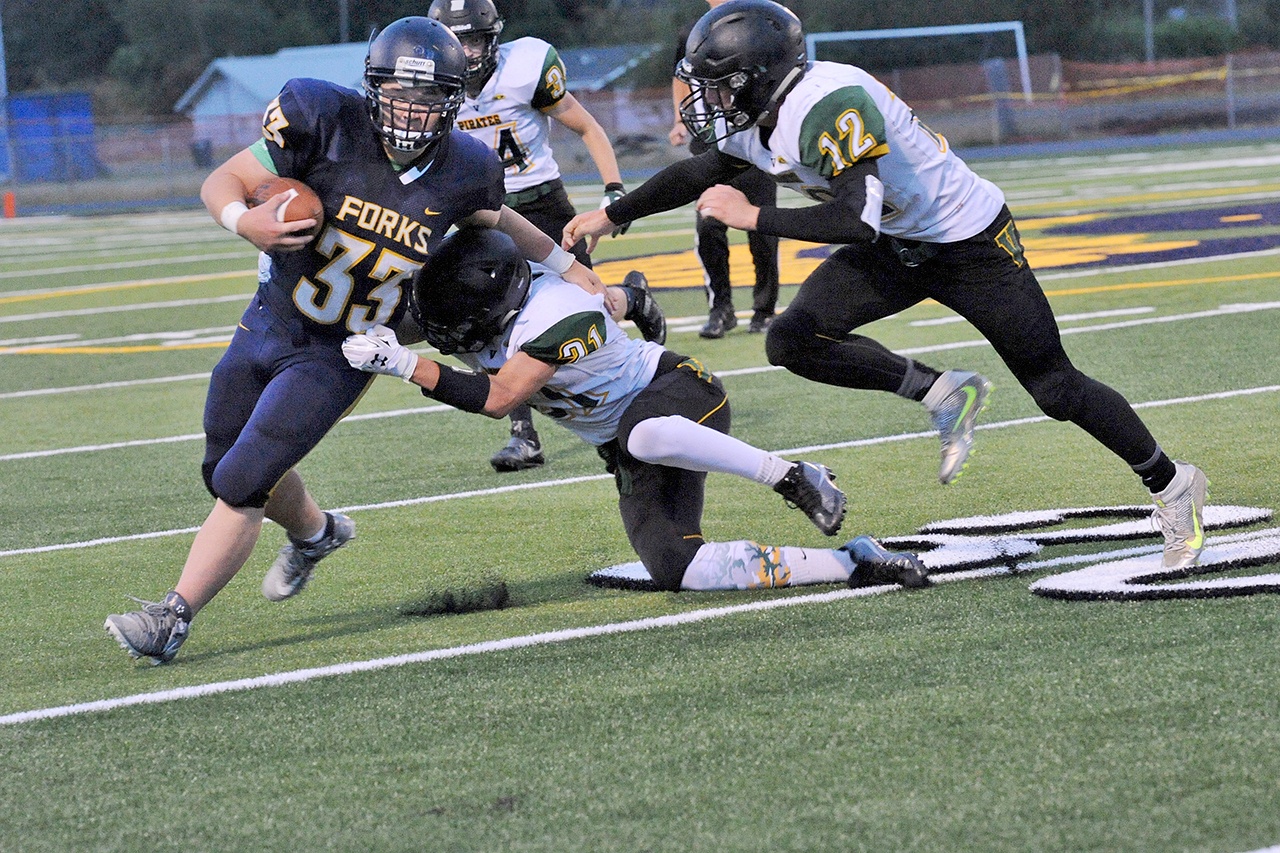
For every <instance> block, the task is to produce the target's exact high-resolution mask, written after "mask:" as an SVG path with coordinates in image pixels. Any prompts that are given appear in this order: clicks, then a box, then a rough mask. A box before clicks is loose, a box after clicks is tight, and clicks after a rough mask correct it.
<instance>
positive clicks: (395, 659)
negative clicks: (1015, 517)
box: [0, 586, 898, 726]
mask: <svg viewBox="0 0 1280 853" xmlns="http://www.w3.org/2000/svg"><path fill="white" fill-rule="evenodd" d="M896 589H898V587H897V586H874V587H860V588H858V589H840V590H835V591H832V592H822V593H814V594H812V595H799V596H792V597H788V598H771V599H767V600H763V601H751V602H747V603H745V604H735V605H732V606H728V607H713V608H708V609H706V610H692V611H689V612H688V613H674V614H671V615H669V616H652V617H649V618H647V619H636V620H633V621H630V622H614V623H611V624H605V625H592V626H589V627H585V628H566V629H563V630H560V631H547V632H545V633H541V634H527V635H525V636H522V637H508V638H506V639H502V640H488V641H486V642H483V643H473V644H471V645H466V646H453V647H451V648H445V649H432V650H430V651H425V652H414V653H412V654H403V655H393V656H391V657H384V658H375V659H373V660H365V661H351V662H347V663H338V664H332V665H330V666H320V667H313V668H310V669H298V670H294V671H292V672H280V673H274V674H272V675H260V676H257V677H255V678H238V679H235V680H233V681H217V682H214V683H212V684H199V685H194V686H191V687H178V688H174V689H172V690H157V691H155V692H152V693H136V694H134V695H132V696H120V697H117V698H115V699H100V700H98V701H95V702H79V703H76V704H74V705H62V706H59V707H55V708H41V709H38V710H35V711H22V712H19V713H16V714H6V715H5V716H0V726H11V725H15V724H18V723H31V722H36V721H38V720H51V719H54V718H56V717H68V716H73V715H76V714H92V713H98V712H101V711H114V710H116V709H117V708H128V707H130V706H134V705H156V704H160V703H163V702H174V701H177V700H179V699H195V698H199V697H202V696H214V695H217V694H219V693H236V692H241V691H245V690H257V689H259V688H262V687H280V686H283V685H286V684H300V683H302V682H306V681H314V680H315V679H317V678H330V677H332V676H337V675H351V674H353V673H357V672H372V671H374V670H379V669H389V668H392V667H399V666H408V665H411V664H418V663H430V662H432V661H438V660H448V659H451V658H459V657H467V656H470V655H479V654H486V653H489V652H506V651H511V650H513V649H527V648H530V647H533V646H545V645H550V644H552V643H563V642H567V641H570V640H580V639H585V638H587V637H603V636H608V635H611V634H630V633H634V632H636V631H648V630H651V629H654V628H670V627H674V626H677V625H689V624H692V623H695V622H705V621H707V620H709V619H719V618H722V617H724V616H731V615H734V614H737V613H749V612H758V611H762V610H775V609H777V608H780V607H796V606H799V605H806V604H825V603H828V602H832V601H840V600H842V599H846V598H858V597H862V596H868V595H876V594H879V593H883V592H890V591H893V590H896Z"/></svg>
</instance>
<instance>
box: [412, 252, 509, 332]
mask: <svg viewBox="0 0 1280 853" xmlns="http://www.w3.org/2000/svg"><path fill="white" fill-rule="evenodd" d="M529 282H530V272H529V262H528V261H526V260H525V259H524V256H523V255H521V254H520V250H519V249H517V248H516V244H515V241H514V240H512V239H511V238H510V237H508V236H507V235H506V234H504V233H503V232H501V231H495V230H493V229H492V228H463V229H461V230H459V231H455V232H454V233H452V234H450V235H449V236H448V237H445V238H444V240H442V241H441V242H440V245H439V246H437V247H436V250H435V251H434V252H432V253H431V255H430V256H429V257H428V258H427V262H426V263H425V264H424V265H423V266H422V269H420V270H418V274H417V275H416V276H415V277H414V280H413V296H414V307H415V317H416V319H417V320H418V323H419V325H421V326H422V328H423V330H424V331H425V332H426V333H427V341H428V342H429V343H430V344H431V345H432V346H433V347H435V348H436V349H438V350H440V352H442V353H444V354H445V355H450V354H452V353H455V352H478V351H479V350H480V349H481V348H483V347H484V345H485V344H487V343H489V342H490V341H491V340H493V339H494V338H495V337H497V336H498V335H499V334H501V333H502V330H503V329H505V328H506V327H507V324H508V323H510V322H511V321H512V320H513V319H514V318H515V316H516V314H518V313H520V308H521V307H522V306H523V305H524V301H525V298H526V297H528V295H529Z"/></svg>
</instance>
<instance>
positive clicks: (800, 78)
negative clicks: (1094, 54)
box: [564, 0, 1207, 570]
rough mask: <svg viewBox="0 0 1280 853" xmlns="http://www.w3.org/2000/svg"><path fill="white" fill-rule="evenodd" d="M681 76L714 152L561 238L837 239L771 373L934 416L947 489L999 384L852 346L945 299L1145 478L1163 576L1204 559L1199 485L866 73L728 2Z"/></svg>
mask: <svg viewBox="0 0 1280 853" xmlns="http://www.w3.org/2000/svg"><path fill="white" fill-rule="evenodd" d="M676 74H677V76H678V77H680V78H681V79H683V80H685V81H686V82H687V83H688V84H689V88H690V94H689V96H688V97H687V98H686V99H685V101H684V102H683V103H682V104H681V110H680V113H681V118H682V119H683V120H684V123H685V124H686V125H687V126H688V128H689V130H690V132H691V133H693V134H695V135H697V136H698V137H699V138H701V139H702V140H703V141H705V142H707V143H708V144H711V143H714V144H716V146H717V147H716V148H713V149H712V150H710V151H708V152H706V153H704V154H701V155H699V156H697V157H694V158H692V159H690V160H685V161H681V162H679V163H676V164H674V165H672V166H670V167H668V168H666V169H664V170H662V171H661V172H659V173H658V174H657V175H655V176H654V177H652V178H650V179H649V180H648V181H646V182H645V183H644V185H642V186H641V187H639V188H638V189H636V190H635V191H634V192H633V193H631V194H630V195H628V196H627V197H625V198H623V199H620V200H619V201H617V202H615V203H614V204H612V205H610V206H609V207H608V208H606V209H604V210H599V211H594V212H592V213H587V214H583V215H582V216H579V217H577V218H576V219H574V221H573V222H571V223H569V227H568V228H566V229H565V234H564V237H565V240H564V242H565V243H572V242H575V241H577V240H579V239H582V238H583V237H589V238H593V239H594V238H598V237H599V236H601V235H603V234H606V233H609V231H610V230H612V228H613V227H614V223H617V222H631V221H633V220H635V219H639V218H640V217H642V216H647V215H649V214H652V213H657V212H660V211H663V210H670V209H672V208H675V207H679V206H681V205H683V204H687V203H689V202H691V201H693V200H694V199H697V202H698V211H699V212H700V213H702V214H703V215H704V216H711V217H714V218H716V219H719V220H720V221H722V222H724V223H725V224H726V225H729V226H730V227H733V228H741V229H744V230H749V231H759V232H761V233H764V234H776V235H778V236H780V237H790V238H792V239H797V240H808V241H811V242H816V243H833V244H843V245H841V246H840V248H838V249H836V251H835V252H833V253H832V254H831V256H830V257H829V258H827V260H825V261H823V263H821V264H820V265H819V266H818V268H817V269H816V270H814V272H813V273H812V274H811V275H810V276H809V277H808V278H807V279H806V280H805V281H804V283H803V284H802V285H801V287H800V291H799V292H798V293H797V294H796V297H795V298H794V299H793V300H792V301H791V303H790V305H788V307H787V310H786V311H785V312H783V313H782V314H781V315H780V316H779V317H778V318H777V319H776V320H775V321H774V322H773V324H772V325H771V326H770V327H769V331H768V337H767V338H766V340H765V350H766V352H767V354H768V357H769V361H770V362H771V363H773V364H776V365H781V366H783V367H786V368H787V369H788V370H790V371H792V372H793V373H796V374H798V375H800V376H804V377H806V378H808V379H812V380H814V381H816V382H823V383H826V384H828V385H839V386H843V387H847V388H866V389H873V390H880V391H888V392H890V393H896V394H898V395H900V396H902V397H906V398H907V399H910V400H915V401H917V402H920V403H923V404H924V406H925V407H926V409H928V411H929V412H930V414H931V416H932V418H933V422H934V425H935V426H936V427H937V429H938V433H939V436H940V437H941V439H942V466H941V468H940V470H939V475H938V476H939V479H940V480H941V482H943V483H944V484H945V483H950V482H952V481H954V480H955V479H956V477H958V476H959V475H960V473H961V471H962V470H963V468H964V466H965V463H966V461H967V460H968V456H969V451H970V449H971V447H972V445H973V433H974V425H975V421H976V419H977V416H978V413H979V412H980V411H982V409H983V407H984V406H985V404H986V399H987V396H988V394H989V393H990V390H991V383H990V382H988V381H987V379H985V378H984V377H982V376H980V375H978V374H976V373H973V372H970V371H962V370H948V371H946V372H940V371H937V370H934V369H933V368H931V367H928V366H926V365H924V364H921V363H919V362H916V361H914V360H912V359H909V358H905V357H903V356H900V355H897V354H896V353H893V352H890V351H889V350H888V349H886V348H885V347H884V346H882V345H881V344H880V343H878V342H876V341H874V340H872V339H870V338H868V337H865V336H863V335H857V334H852V331H853V330H854V329H856V328H858V327H860V326H863V325H865V324H867V323H870V322H873V321H875V320H879V319H881V318H883V317H888V316H890V315H891V314H895V313H897V312H899V311H902V310H904V309H906V308H908V307H910V306H912V305H914V304H916V303H917V302H920V301H922V300H924V299H929V298H932V299H935V300H937V301H938V302H939V303H941V304H943V305H946V306H947V307H948V308H950V309H952V310H953V311H955V312H956V313H957V314H959V315H960V316H962V317H964V318H965V319H966V320H968V321H969V322H971V323H972V324H973V325H974V326H975V327H976V328H977V329H978V330H979V331H980V332H981V333H982V334H983V336H985V337H986V338H987V340H988V341H990V342H991V345H992V346H993V347H994V348H995V350H996V352H997V353H998V354H999V355H1000V357H1001V358H1002V359H1003V360H1004V362H1005V364H1006V365H1008V367H1009V369H1010V371H1012V373H1013V375H1014V376H1015V377H1016V378H1017V380H1018V381H1019V382H1020V383H1022V385H1023V387H1024V388H1026V389H1027V391H1028V392H1029V393H1030V394H1031V396H1032V398H1033V399H1034V400H1035V402H1036V405H1038V406H1039V407H1040V409H1041V410H1042V411H1043V412H1044V413H1045V414H1046V415H1049V416H1050V417H1052V418H1055V419H1057V420H1062V421H1070V422H1072V423H1074V424H1076V425H1077V426H1079V427H1080V428H1081V429H1083V430H1085V432H1087V433H1089V435H1091V436H1093V437H1094V438H1095V439H1096V440H1097V441H1099V442H1100V443H1101V444H1102V445H1103V446H1104V447H1106V448H1107V449H1108V450H1110V451H1111V452H1112V453H1114V454H1115V455H1116V456H1119V457H1120V458H1121V459H1123V460H1124V461H1125V463H1127V464H1128V465H1129V466H1130V467H1131V468H1132V469H1133V471H1134V472H1135V473H1136V474H1138V475H1139V476H1140V477H1141V478H1142V481H1143V483H1144V485H1146V486H1147V488H1148V489H1149V490H1150V492H1151V495H1152V499H1153V500H1154V501H1155V504H1156V510H1155V513H1154V520H1155V522H1156V523H1157V525H1158V526H1159V527H1160V529H1161V531H1162V533H1163V534H1164V540H1165V547H1164V558H1163V562H1164V565H1165V567H1166V568H1169V569H1174V570H1179V569H1185V568H1187V567H1189V566H1191V565H1194V564H1195V562H1196V561H1197V560H1198V559H1199V556H1200V552H1201V551H1202V550H1203V548H1204V531H1203V526H1202V516H1203V509H1204V502H1205V499H1206V497H1207V480H1206V479H1205V475H1204V473H1203V472H1202V471H1200V469H1198V468H1196V467H1195V466H1194V465H1191V464H1189V463H1186V462H1175V461H1173V460H1172V459H1170V458H1169V457H1168V456H1167V455H1166V454H1165V452H1164V451H1163V450H1162V449H1161V448H1160V445H1159V444H1158V443H1157V442H1156V440H1155V438H1154V437H1153V436H1152V434H1151V432H1150V431H1149V430H1148V429H1147V427H1146V425H1145V424H1143V422H1142V420H1141V419H1140V418H1139V417H1138V415H1137V413H1136V412H1134V410H1133V407H1132V406H1131V405H1129V403H1128V401H1127V400H1125V398H1124V397H1123V396H1122V395H1121V394H1120V393H1119V392H1117V391H1115V390H1114V389H1112V388H1110V387H1108V386H1106V385H1104V384H1102V383H1101V382H1098V381H1097V380H1096V379H1093V378H1091V377H1089V376H1086V375H1085V374H1084V373H1081V372H1080V370H1079V369H1078V368H1076V366H1075V365H1074V364H1072V362H1071V359H1070V358H1069V357H1068V356H1067V354H1066V352H1065V351H1064V350H1063V347H1062V340H1061V337H1060V335H1059V333H1058V327H1057V322H1056V320H1055V319H1054V316H1053V311H1052V309H1051V308H1050V307H1049V301H1048V300H1047V299H1046V298H1045V295H1044V292H1043V291H1042V290H1041V289H1040V284H1039V282H1038V281H1036V277H1035V274H1034V273H1033V272H1032V271H1031V267H1030V265H1029V264H1028V263H1027V260H1026V258H1025V257H1024V255H1023V250H1022V243H1021V240H1020V239H1019V237H1018V229H1017V226H1016V225H1015V224H1014V221H1013V217H1012V215H1011V214H1010V213H1009V209H1008V207H1006V206H1005V203H1004V195H1003V193H1001V191H1000V189H999V188H998V187H996V185H995V184H993V183H991V182H990V181H987V180H985V179H983V178H981V177H979V176H978V175H976V174H975V173H974V172H973V171H972V170H971V169H969V167H968V166H967V165H965V163H964V161H963V160H961V159H960V158H959V157H957V156H956V154H955V152H954V151H952V150H951V146H950V145H949V144H948V143H947V140H946V139H945V138H944V137H942V136H941V135H939V134H937V133H935V132H933V131H931V130H930V129H929V128H928V127H926V126H925V125H924V124H923V123H921V122H920V120H919V119H918V118H917V117H916V116H915V114H914V113H913V112H912V110H911V108H910V107H909V106H907V105H906V104H905V103H903V102H902V101H901V100H900V99H899V98H897V97H896V96H895V95H894V94H893V92H891V91H890V90H889V89H888V88H886V87H885V86H884V84H882V83H881V82H880V81H879V80H877V79H876V78H875V77H873V76H872V75H870V74H868V73H867V72H865V71H863V70H862V69H860V68H856V67H854V66H851V65H843V64H839V63H831V62H810V61H808V60H807V57H806V52H805V38H804V32H803V29H802V28H801V25H800V21H799V19H798V18H796V16H795V15H794V14H792V13H791V12H790V11H788V10H787V9H786V8H785V7H783V6H780V5H779V4H777V3H774V2H771V0H729V2H726V3H724V4H722V5H720V6H717V7H716V8H715V9H712V10H711V11H710V12H708V13H707V14H705V15H704V16H703V17H702V18H701V19H700V20H699V21H698V23H697V24H696V25H695V26H694V28H693V31H692V32H691V33H690V35H689V39H688V41H687V42H686V44H685V58H684V61H683V62H682V63H681V64H680V67H679V68H678V69H677V71H676ZM750 165H753V166H756V167H758V168H759V169H761V170H762V171H764V172H767V173H769V174H771V175H773V176H774V179H775V180H776V181H777V182H778V183H780V184H782V185H784V186H789V187H791V188H793V189H795V190H798V191H799V192H801V193H803V194H805V195H806V196H808V197H809V198H812V199H814V200H815V201H817V202H818V204H815V205H812V206H810V207H805V208H799V209H786V210H784V209H781V208H778V207H776V206H765V207H757V206H755V205H752V204H751V203H750V202H749V201H747V199H746V197H745V196H743V194H742V193H741V192H739V191H738V190H735V189H733V188H732V187H729V186H724V184H727V183H728V182H729V180H730V179H732V178H733V176H734V175H736V174H739V173H740V172H741V171H742V170H744V169H746V168H748V166H750ZM591 245H594V243H592V244H591Z"/></svg>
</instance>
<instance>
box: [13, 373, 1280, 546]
mask: <svg viewBox="0 0 1280 853" xmlns="http://www.w3.org/2000/svg"><path fill="white" fill-rule="evenodd" d="M1275 392H1280V385H1266V386H1263V387H1260V388H1243V389H1240V390H1237V391H1218V392H1215V393H1212V394H1201V395H1198V396H1195V397H1177V398H1173V399H1169V400H1151V401H1148V402H1145V403H1135V404H1134V408H1135V409H1149V408H1159V407H1162V406H1177V405H1188V404H1195V403H1203V402H1209V401H1212V400H1226V399H1230V398H1232V397H1248V396H1252V395H1255V394H1269V393H1275ZM430 408H432V409H445V410H449V411H453V409H452V408H451V407H449V406H434V407H430ZM413 411H414V412H420V411H425V410H413ZM348 420H350V419H349V418H348ZM1049 422H1050V418H1048V417H1047V416H1045V415H1036V416H1034V417H1029V418H1015V419H1013V420H1008V421H997V422H995V423H989V424H979V425H978V427H977V429H980V430H989V429H1007V428H1009V427H1017V426H1027V425H1030V424H1038V423H1049ZM937 437H938V433H937V431H935V430H927V431H925V432H908V433H900V434H898V435H884V436H876V437H874V438H857V439H853V440H850V441H839V442H833V443H831V444H814V445H809V446H807V447H791V448H786V449H784V450H775V451H773V452H774V453H776V454H777V455H779V456H798V455H803V454H807V453H814V452H817V451H823V450H843V449H847V448H851V447H871V446H874V445H879V444H892V443H894V442H899V441H911V440H914V439H925V438H928V439H937ZM178 438H182V437H178ZM611 479H613V475H612V474H586V475H582V476H578V477H565V478H562V479H556V480H541V481H538V482H536V483H518V484H512V485H508V486H497V487H494V488H489V489H472V490H470V491H465V492H450V493H448V494H443V495H424V496H421V497H416V498H402V499H400V500H395V501H383V502H381V503H372V504H353V505H350V506H344V507H336V508H335V511H336V512H346V513H351V512H361V511H363V510H373V509H395V508H399V507H407V506H418V505H421V504H430V503H439V502H441V501H451V500H461V499H463V498H474V497H488V496H492V495H502V494H508V493H510V492H521V491H527V490H530V489H547V488H554V487H557V486H569V485H574V484H576V483H589V482H593V481H598V480H611ZM197 530H199V528H198V527H181V528H175V529H172V530H157V531H152V532H149V533H134V534H129V535H126V536H110V537H104V538H101V539H89V540H85V541H82V542H63V543H58V544H56V545H39V546H35V547H31V548H15V549H12V550H8V551H0V558H3V557H18V556H22V555H26V554H46V553H50V552H53V551H68V550H73V549H79V548H93V547H96V546H98V545H113V544H115V543H118V542H133V541H138V540H143V539H159V538H163V537H166V536H181V535H183V534H185V533H195V532H196V531H197Z"/></svg>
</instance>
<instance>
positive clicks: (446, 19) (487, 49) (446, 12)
mask: <svg viewBox="0 0 1280 853" xmlns="http://www.w3.org/2000/svg"><path fill="white" fill-rule="evenodd" d="M427 17H428V18H431V19H432V20H436V21H439V22H440V23H442V24H444V25H445V26H446V27H448V28H449V29H450V30H451V31H452V32H453V34H454V35H455V36H457V37H458V38H460V39H461V38H463V37H464V36H469V35H475V34H476V33H480V34H483V35H484V36H486V38H485V43H484V52H483V53H482V54H481V55H480V56H477V57H476V58H474V59H472V58H468V59H467V81H468V82H470V83H476V82H480V83H482V82H483V81H485V80H488V79H489V75H490V74H492V73H493V70H494V69H495V68H497V67H498V36H499V35H500V34H501V33H502V17H501V16H500V15H499V14H498V7H496V6H494V5H493V2H492V0H434V2H432V4H431V8H430V9H428V10H427Z"/></svg>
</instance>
